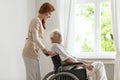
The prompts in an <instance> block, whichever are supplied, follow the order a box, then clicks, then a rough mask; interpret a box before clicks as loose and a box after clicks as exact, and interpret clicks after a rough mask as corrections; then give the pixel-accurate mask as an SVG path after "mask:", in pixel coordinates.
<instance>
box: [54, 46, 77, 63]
mask: <svg viewBox="0 0 120 80" xmlns="http://www.w3.org/2000/svg"><path fill="white" fill-rule="evenodd" d="M52 50H53V51H55V52H56V53H58V54H59V55H60V57H61V59H62V61H64V62H77V60H76V59H74V58H73V57H71V56H70V55H68V53H67V51H66V50H65V49H64V47H62V46H60V45H59V44H55V45H53V47H52Z"/></svg>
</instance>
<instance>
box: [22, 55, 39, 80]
mask: <svg viewBox="0 0 120 80" xmlns="http://www.w3.org/2000/svg"><path fill="white" fill-rule="evenodd" d="M23 59H24V63H25V67H26V80H41V76H40V66H39V60H36V59H31V58H28V57H25V56H23Z"/></svg>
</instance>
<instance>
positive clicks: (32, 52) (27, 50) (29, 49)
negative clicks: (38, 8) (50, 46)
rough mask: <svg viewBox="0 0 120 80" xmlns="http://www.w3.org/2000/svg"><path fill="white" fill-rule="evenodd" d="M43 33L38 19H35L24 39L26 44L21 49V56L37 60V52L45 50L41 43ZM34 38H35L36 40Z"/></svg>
mask: <svg viewBox="0 0 120 80" xmlns="http://www.w3.org/2000/svg"><path fill="white" fill-rule="evenodd" d="M43 33H44V28H43V26H42V23H41V20H40V19H39V18H38V17H35V18H34V19H33V20H32V21H31V23H30V25H29V31H28V38H26V43H25V46H24V48H23V56H26V57H29V58H33V59H39V56H38V50H39V49H43V48H45V46H44V45H43V43H42V42H41V41H42V38H43ZM33 34H34V35H35V36H34V35H33ZM36 37H37V38H36ZM34 38H36V40H35V39H34ZM38 44H39V45H38Z"/></svg>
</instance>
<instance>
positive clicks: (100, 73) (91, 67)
mask: <svg viewBox="0 0 120 80" xmlns="http://www.w3.org/2000/svg"><path fill="white" fill-rule="evenodd" d="M50 39H51V42H52V48H51V50H52V51H55V52H56V53H58V54H59V55H60V57H61V59H62V61H64V62H65V63H68V62H73V63H74V62H78V61H79V60H77V59H76V58H74V57H72V56H70V55H69V53H68V52H67V50H66V49H65V48H64V46H63V45H62V44H61V43H62V35H61V33H60V32H59V30H54V31H53V32H52V33H51V35H50ZM81 62H83V63H84V64H85V65H86V67H87V74H88V77H89V78H92V79H91V80H107V77H106V71H105V68H104V64H103V63H102V62H97V61H95V62H90V61H89V62H88V61H83V60H81Z"/></svg>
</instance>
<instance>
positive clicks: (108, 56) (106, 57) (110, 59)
mask: <svg viewBox="0 0 120 80" xmlns="http://www.w3.org/2000/svg"><path fill="white" fill-rule="evenodd" d="M115 55H116V53H81V54H79V55H78V54H77V53H76V54H74V55H72V56H74V57H76V58H77V59H84V60H87V61H102V62H103V63H105V64H114V63H115Z"/></svg>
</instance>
